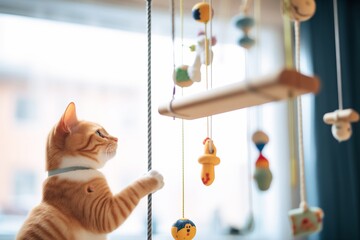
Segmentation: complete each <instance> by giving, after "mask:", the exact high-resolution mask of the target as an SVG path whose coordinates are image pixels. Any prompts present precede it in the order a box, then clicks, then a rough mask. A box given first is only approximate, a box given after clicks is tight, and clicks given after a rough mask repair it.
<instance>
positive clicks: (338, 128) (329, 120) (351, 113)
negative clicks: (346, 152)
mask: <svg viewBox="0 0 360 240" xmlns="http://www.w3.org/2000/svg"><path fill="white" fill-rule="evenodd" d="M333 4H334V26H335V31H334V32H335V50H336V51H335V53H336V72H337V91H338V104H339V108H338V110H336V111H334V112H330V113H326V114H325V115H324V117H323V120H324V122H325V123H326V124H331V125H332V127H331V133H332V135H333V136H334V138H335V139H336V140H338V141H339V142H342V141H346V140H349V139H350V137H351V135H352V128H351V124H350V123H352V122H358V121H359V114H358V113H357V112H356V111H355V110H353V109H343V97H342V79H341V60H340V56H341V54H340V36H339V20H338V13H337V11H338V9H337V1H336V0H334V1H333Z"/></svg>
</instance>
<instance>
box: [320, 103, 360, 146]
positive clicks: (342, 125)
mask: <svg viewBox="0 0 360 240" xmlns="http://www.w3.org/2000/svg"><path fill="white" fill-rule="evenodd" d="M323 120H324V122H325V123H326V124H329V125H330V124H331V125H332V127H331V132H332V135H333V136H334V138H335V139H336V140H338V141H339V142H342V141H346V140H348V139H349V138H350V137H351V135H352V128H351V124H350V123H352V122H358V121H359V114H358V113H357V112H356V111H355V110H353V109H341V110H336V111H334V112H330V113H326V114H325V115H324V118H323Z"/></svg>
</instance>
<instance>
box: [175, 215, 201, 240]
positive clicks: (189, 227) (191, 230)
mask: <svg viewBox="0 0 360 240" xmlns="http://www.w3.org/2000/svg"><path fill="white" fill-rule="evenodd" d="M171 235H172V236H173V238H174V239H175V240H192V239H193V238H194V237H195V235H196V226H195V224H194V223H193V222H192V221H191V220H189V219H186V218H182V219H179V220H177V221H176V222H175V223H174V224H173V226H172V228H171Z"/></svg>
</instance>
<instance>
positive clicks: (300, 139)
mask: <svg viewBox="0 0 360 240" xmlns="http://www.w3.org/2000/svg"><path fill="white" fill-rule="evenodd" d="M294 24H295V26H294V27H295V47H296V48H295V58H296V59H295V60H296V61H295V65H296V70H297V71H298V72H300V22H299V21H295V23H294ZM297 116H298V119H297V121H298V144H299V165H300V197H301V203H300V205H301V206H302V207H303V208H304V209H305V210H306V209H307V202H306V181H305V160H304V140H303V138H304V137H303V116H302V101H301V96H298V97H297Z"/></svg>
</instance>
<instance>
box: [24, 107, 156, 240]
mask: <svg viewBox="0 0 360 240" xmlns="http://www.w3.org/2000/svg"><path fill="white" fill-rule="evenodd" d="M116 148H117V139H116V138H115V137H112V136H110V135H109V134H108V133H107V132H106V131H105V130H104V129H103V128H102V127H101V126H99V125H98V124H95V123H90V122H86V121H78V120H77V117H76V112H75V105H74V103H70V104H69V106H68V107H67V109H66V111H65V113H64V115H63V116H62V118H61V120H60V122H59V123H58V124H57V125H56V126H55V127H54V129H53V130H52V131H51V132H50V134H49V137H48V143H47V149H46V151H47V162H46V168H47V170H48V171H50V170H54V169H59V168H60V169H61V168H66V167H72V166H82V167H88V168H89V169H85V170H76V171H70V172H64V173H60V174H56V175H54V176H50V177H48V178H47V179H46V180H45V182H44V185H43V199H42V202H41V203H40V205H38V206H37V207H35V208H34V209H33V210H32V211H31V213H30V215H29V217H28V219H27V220H26V221H25V223H24V225H23V226H22V228H21V229H20V231H19V233H18V235H17V239H44V240H45V239H51V240H57V239H59V240H60V239H61V240H65V239H66V240H73V239H74V240H75V239H76V240H77V239H81V240H82V239H86V240H87V239H89V240H90V239H106V234H107V233H109V232H111V231H113V230H114V229H116V228H117V227H118V226H120V225H121V224H122V223H123V222H124V221H125V220H126V219H127V217H128V216H129V215H130V213H131V212H132V210H133V209H134V208H135V207H136V205H137V204H138V203H139V201H140V199H141V198H143V197H144V196H146V195H148V194H149V193H153V192H155V191H156V190H158V189H160V188H161V187H162V186H163V178H162V176H161V175H160V174H159V173H157V172H156V171H151V172H149V173H148V174H147V175H146V176H144V177H142V178H140V179H138V180H136V181H135V182H133V183H132V184H131V185H129V186H128V187H126V188H125V189H123V190H122V191H121V192H120V193H118V194H116V195H113V194H112V193H111V191H110V189H109V186H108V184H107V182H106V179H105V177H104V176H103V174H102V173H100V172H99V171H97V170H96V169H97V168H100V167H102V166H103V165H104V164H105V162H106V161H107V160H109V159H110V158H112V157H113V156H114V155H115V152H116Z"/></svg>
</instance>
